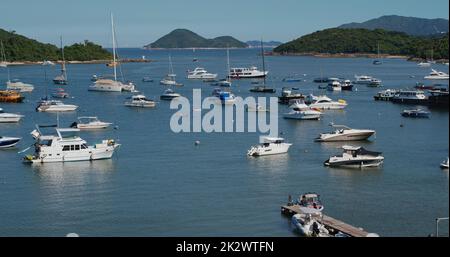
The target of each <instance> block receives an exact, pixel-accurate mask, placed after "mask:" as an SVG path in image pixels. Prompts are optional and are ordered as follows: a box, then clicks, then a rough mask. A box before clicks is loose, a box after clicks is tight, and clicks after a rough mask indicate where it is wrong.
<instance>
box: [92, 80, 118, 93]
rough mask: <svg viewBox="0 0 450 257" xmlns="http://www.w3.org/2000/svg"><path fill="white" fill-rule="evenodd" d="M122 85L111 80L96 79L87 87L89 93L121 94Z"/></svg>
mask: <svg viewBox="0 0 450 257" xmlns="http://www.w3.org/2000/svg"><path fill="white" fill-rule="evenodd" d="M123 87H124V85H123V84H122V82H120V81H116V80H112V79H97V80H96V81H95V82H94V84H93V85H91V86H89V88H88V90H89V91H104V92H122V90H123Z"/></svg>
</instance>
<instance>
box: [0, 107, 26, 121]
mask: <svg viewBox="0 0 450 257" xmlns="http://www.w3.org/2000/svg"><path fill="white" fill-rule="evenodd" d="M23 117H24V116H23V115H20V114H15V113H6V112H4V111H3V109H2V108H0V123H10V122H19V121H20V119H22V118H23Z"/></svg>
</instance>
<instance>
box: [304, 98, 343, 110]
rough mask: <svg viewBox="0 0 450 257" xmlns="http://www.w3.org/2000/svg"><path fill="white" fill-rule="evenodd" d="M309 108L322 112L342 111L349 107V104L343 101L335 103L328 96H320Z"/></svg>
mask: <svg viewBox="0 0 450 257" xmlns="http://www.w3.org/2000/svg"><path fill="white" fill-rule="evenodd" d="M309 107H311V108H315V109H321V110H342V109H344V108H345V107H347V102H346V101H345V100H342V99H340V100H338V101H333V100H331V99H330V98H328V97H327V96H318V97H317V99H316V100H314V101H313V102H312V103H311V104H310V105H309Z"/></svg>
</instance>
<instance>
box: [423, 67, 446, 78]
mask: <svg viewBox="0 0 450 257" xmlns="http://www.w3.org/2000/svg"><path fill="white" fill-rule="evenodd" d="M424 79H430V80H448V74H447V73H445V72H442V71H437V70H434V69H431V72H430V74H429V75H428V76H425V77H424Z"/></svg>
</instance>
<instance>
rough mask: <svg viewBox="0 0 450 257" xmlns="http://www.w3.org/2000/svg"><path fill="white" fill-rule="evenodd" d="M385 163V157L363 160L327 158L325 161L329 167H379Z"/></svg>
mask: <svg viewBox="0 0 450 257" xmlns="http://www.w3.org/2000/svg"><path fill="white" fill-rule="evenodd" d="M381 164H383V159H381V158H380V159H378V158H377V159H361V160H341V161H330V160H326V161H325V162H324V165H325V166H328V167H334V168H338V167H342V168H370V167H379V166H380V165H381Z"/></svg>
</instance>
